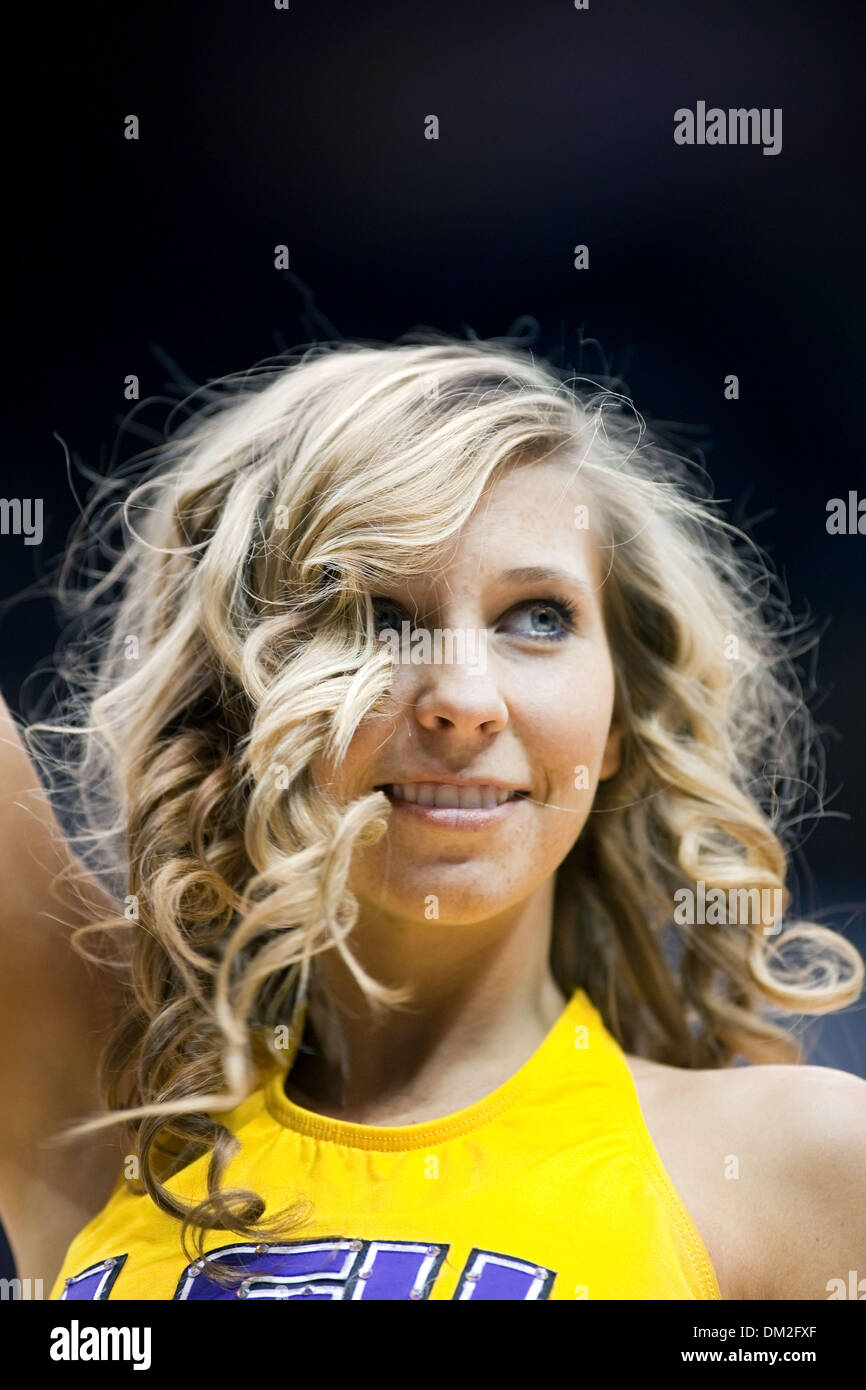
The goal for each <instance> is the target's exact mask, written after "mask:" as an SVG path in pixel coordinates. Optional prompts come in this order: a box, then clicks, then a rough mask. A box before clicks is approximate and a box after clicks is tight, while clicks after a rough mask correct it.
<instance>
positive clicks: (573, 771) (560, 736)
mask: <svg viewBox="0 0 866 1390" xmlns="http://www.w3.org/2000/svg"><path fill="white" fill-rule="evenodd" d="M602 674H603V673H602ZM612 704H613V684H612V681H611V682H610V683H609V684H608V682H606V681H604V680H601V681H600V688H599V687H598V686H597V687H596V688H594V689H593V690H592V691H586V690H584V691H583V692H582V691H581V682H580V681H579V680H577V679H576V680H575V682H574V684H573V685H571V686H570V687H569V689H568V691H567V692H562V691H560V690H556V691H553V690H551V691H548V692H547V693H542V695H541V697H540V698H539V697H536V698H535V699H534V700H533V701H532V704H531V708H527V709H526V710H525V712H524V719H525V728H526V731H527V732H526V746H527V748H528V749H529V750H531V758H532V764H533V767H534V769H535V770H536V772H537V773H540V774H541V776H542V777H543V778H544V779H545V780H546V783H547V787H546V791H547V792H548V793H554V792H555V793H556V796H558V797H560V798H565V799H567V801H568V803H569V804H573V805H575V804H580V803H581V802H583V801H584V800H586V798H587V794H588V792H589V793H590V795H591V792H592V789H593V788H594V786H595V783H596V781H597V779H598V775H599V772H600V770H601V764H602V759H603V757H604V750H605V745H606V743H607V736H608V730H609V728H610V718H611V710H612ZM587 782H588V783H589V786H588V788H587V787H586V785H585V784H586V783H587ZM552 799H554V800H555V799H556V798H555V797H553V798H552Z"/></svg>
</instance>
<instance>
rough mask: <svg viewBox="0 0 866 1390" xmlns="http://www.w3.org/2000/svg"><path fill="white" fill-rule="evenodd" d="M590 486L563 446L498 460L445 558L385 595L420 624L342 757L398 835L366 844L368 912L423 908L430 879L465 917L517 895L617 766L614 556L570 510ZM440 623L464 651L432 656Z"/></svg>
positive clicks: (420, 911)
mask: <svg viewBox="0 0 866 1390" xmlns="http://www.w3.org/2000/svg"><path fill="white" fill-rule="evenodd" d="M582 500H583V499H582V498H581V497H580V496H579V495H578V494H577V493H576V491H575V483H574V469H573V467H568V466H567V465H565V464H563V463H554V462H547V463H541V464H534V465H529V466H524V467H519V468H513V469H511V470H509V471H507V472H504V473H501V474H500V475H498V476H497V477H496V478H495V479H494V480H493V481H492V482H491V483H490V484H489V486H488V488H487V490H486V492H485V495H484V496H483V497H482V499H481V501H480V503H479V505H478V506H477V507H476V509H475V511H474V513H473V515H472V516H471V517H470V519H469V521H468V522H467V523H466V525H465V526H464V528H463V530H462V531H461V532H460V533H459V536H458V538H457V540H456V543H452V544H450V545H449V547H448V548H447V550H446V551H443V554H442V559H441V563H440V565H439V566H438V567H437V569H436V570H435V572H433V573H431V574H425V575H423V576H421V577H415V578H412V579H411V580H408V581H406V582H401V583H399V584H396V585H395V586H394V587H393V588H391V589H388V590H387V591H383V592H382V594H381V596H379V597H377V600H376V603H375V605H374V607H375V610H376V614H377V625H378V627H379V629H380V631H382V630H386V629H388V630H393V631H394V632H395V633H397V634H400V635H401V636H402V634H403V631H404V629H402V624H403V623H407V624H408V625H409V627H408V628H407V629H405V632H406V634H407V636H409V639H410V640H409V642H408V643H407V644H406V645H405V646H404V647H403V649H402V653H401V654H400V656H398V659H397V660H396V662H395V668H394V679H393V683H392V687H391V691H390V694H389V696H388V698H387V700H386V701H384V702H383V703H382V705H380V706H379V707H378V708H377V710H376V712H375V714H373V715H371V716H370V717H368V718H367V719H366V720H365V721H364V722H363V723H362V725H361V726H360V727H359V729H358V730H357V732H356V734H355V736H354V739H353V740H352V743H351V745H350V747H349V750H348V754H347V756H346V758H345V759H344V760H343V762H342V763H341V764H340V766H339V767H337V768H331V769H330V770H329V771H330V780H331V783H332V786H333V789H334V791H335V792H336V794H337V795H338V797H339V798H340V799H341V800H344V799H345V800H350V799H353V798H354V797H357V796H360V795H363V794H365V793H369V792H371V791H372V790H374V789H376V788H381V789H383V790H385V792H386V794H387V795H388V798H389V800H390V801H391V809H390V812H389V823H388V830H387V833H386V835H385V836H384V837H383V838H382V839H381V840H380V841H379V842H378V843H377V844H376V845H374V846H371V847H368V848H364V849H357V850H356V851H355V853H354V855H353V860H352V870H351V874H350V879H349V883H350V886H351V888H352V890H353V892H354V893H355V894H356V895H357V897H358V899H359V903H360V906H361V910H362V912H363V911H364V909H365V908H366V909H369V910H373V911H378V912H380V913H381V912H383V911H384V912H387V913H388V914H390V915H394V916H396V917H401V918H404V919H406V920H411V921H423V920H425V914H426V915H427V916H429V915H430V903H431V895H432V897H435V899H436V916H437V917H438V919H439V920H440V921H450V922H454V923H461V922H462V923H469V922H473V921H476V922H477V921H481V920H484V919H485V918H488V917H493V916H495V915H496V914H498V913H501V912H504V911H506V910H508V909H510V908H513V907H515V906H517V905H518V904H519V903H521V902H522V901H525V900H526V899H528V898H529V897H530V896H531V895H532V894H533V893H534V892H536V891H537V890H538V889H539V888H541V886H542V885H543V884H545V883H546V882H547V881H548V880H549V879H550V878H551V876H552V875H553V874H554V873H555V871H556V869H557V867H558V866H559V864H560V863H561V862H562V860H563V859H564V858H565V856H566V854H567V853H568V851H569V850H570V849H571V847H572V846H573V844H574V843H575V841H576V840H577V838H578V836H579V835H580V833H581V830H582V829H583V827H584V824H585V823H586V819H587V816H588V815H589V812H590V808H591V806H592V802H593V799H594V796H595V791H596V788H597V785H598V782H599V780H600V779H603V778H607V777H610V776H612V775H613V774H614V773H615V772H616V770H617V768H618V766H619V757H620V748H619V745H620V738H619V734H618V732H617V731H616V730H615V729H612V727H611V720H612V714H613V704H614V673H613V665H612V661H611V655H610V650H609V647H608V642H607V637H606V634H605V629H604V623H603V619H602V605H601V588H600V585H601V580H602V570H601V564H600V560H599V556H598V554H597V552H596V549H595V546H594V543H593V541H592V539H591V530H585V529H583V530H581V529H576V527H575V523H574V516H575V510H574V509H575V504H576V503H579V502H581V501H582ZM589 516H590V518H591V516H592V509H591V507H590V509H589ZM437 629H438V630H439V632H440V633H443V631H444V630H445V629H450V630H451V631H452V632H453V631H455V630H456V631H457V632H458V633H460V632H461V631H462V632H463V633H464V634H465V639H466V648H465V651H464V652H463V653H461V651H460V649H459V645H455V646H453V647H451V648H450V650H449V646H448V639H447V638H445V637H444V636H443V637H442V638H441V639H440V641H441V647H440V649H439V657H438V659H436V631H437ZM419 630H420V632H419ZM425 631H426V633H427V634H428V639H427V640H428V641H429V643H430V648H429V650H428V651H427V652H425V651H424V648H423V646H422V642H423V633H424V632H425ZM416 633H417V634H418V635H417V636H414V635H412V634H416ZM473 639H474V643H475V645H474V647H473ZM388 640H389V642H392V643H393V644H394V645H393V649H396V647H397V642H396V639H395V638H389V639H388ZM413 656H414V658H415V660H413ZM449 656H450V658H451V659H450V660H449V659H448V658H449ZM473 656H474V657H475V658H476V659H475V660H474V661H473V660H471V658H472V657H473ZM428 657H429V658H430V659H426V658H428ZM461 657H463V658H465V659H463V660H461ZM418 658H420V660H418ZM479 658H480V659H479Z"/></svg>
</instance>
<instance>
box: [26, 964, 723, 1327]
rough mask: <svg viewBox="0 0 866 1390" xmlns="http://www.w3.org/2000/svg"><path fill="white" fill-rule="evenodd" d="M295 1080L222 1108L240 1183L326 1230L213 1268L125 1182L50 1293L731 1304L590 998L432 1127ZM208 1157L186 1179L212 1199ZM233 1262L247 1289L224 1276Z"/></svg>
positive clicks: (223, 1243) (208, 1249)
mask: <svg viewBox="0 0 866 1390" xmlns="http://www.w3.org/2000/svg"><path fill="white" fill-rule="evenodd" d="M300 1031H301V1030H300V1029H297V1030H295V1042H294V1048H293V1050H292V1051H291V1052H290V1054H289V1068H291V1064H292V1061H293V1058H294V1053H295V1051H296V1049H297V1046H298V1042H299V1041H300ZM287 1074H288V1069H286V1068H280V1069H275V1070H274V1072H273V1074H272V1075H270V1076H269V1077H268V1078H267V1079H266V1080H265V1082H264V1084H263V1085H262V1087H261V1088H260V1089H259V1090H257V1091H255V1092H254V1093H253V1094H252V1095H251V1096H249V1097H248V1099H247V1100H246V1101H244V1102H243V1104H242V1105H240V1106H238V1107H237V1109H235V1110H233V1111H232V1112H231V1113H230V1114H228V1115H223V1116H221V1118H222V1121H223V1123H224V1124H226V1125H227V1127H228V1128H229V1129H230V1130H231V1131H232V1133H233V1134H235V1135H236V1136H237V1137H238V1139H239V1140H240V1141H241V1145H242V1147H241V1149H240V1151H239V1152H238V1154H237V1155H236V1156H235V1158H234V1159H232V1161H231V1163H230V1165H229V1167H228V1171H227V1174H226V1177H225V1179H224V1183H223V1185H224V1186H229V1185H230V1186H232V1187H242V1188H245V1189H248V1190H249V1189H251V1190H252V1191H254V1192H257V1193H259V1194H260V1195H261V1196H263V1197H264V1198H265V1199H266V1201H267V1206H268V1213H267V1214H270V1213H272V1212H274V1211H276V1210H277V1209H278V1208H279V1207H283V1206H288V1205H291V1204H292V1203H293V1202H294V1201H296V1200H297V1198H298V1197H299V1196H302V1195H303V1196H307V1197H309V1198H311V1199H312V1203H313V1211H314V1215H313V1219H312V1222H311V1223H309V1224H307V1225H305V1226H303V1227H302V1228H300V1229H299V1230H295V1231H293V1232H292V1233H291V1235H290V1236H289V1237H287V1238H286V1239H285V1240H282V1241H281V1242H280V1243H272V1244H270V1245H268V1244H265V1243H261V1244H253V1243H250V1242H248V1241H239V1240H237V1239H234V1240H232V1238H231V1233H230V1232H227V1231H212V1232H209V1233H208V1239H207V1241H206V1242H205V1253H206V1255H207V1257H208V1262H210V1261H213V1262H215V1264H214V1266H211V1265H210V1264H209V1263H208V1262H205V1263H204V1264H203V1263H202V1262H201V1261H196V1262H193V1263H192V1264H190V1263H189V1261H188V1260H187V1258H186V1257H185V1256H184V1254H183V1252H182V1250H181V1247H180V1240H179V1232H180V1223H179V1222H178V1221H177V1220H176V1219H175V1218H173V1217H170V1216H168V1215H167V1214H166V1213H164V1212H161V1211H160V1210H159V1209H158V1208H157V1207H155V1206H154V1204H153V1202H152V1201H151V1200H150V1198H149V1197H147V1196H136V1195H133V1194H131V1193H130V1192H129V1191H128V1190H127V1187H126V1183H125V1182H124V1180H123V1178H120V1179H119V1180H118V1183H117V1186H116V1187H115V1190H114V1192H113V1194H112V1196H111V1197H110V1199H109V1201H108V1203H107V1205H106V1206H105V1207H104V1209H103V1210H102V1211H101V1212H100V1213H99V1214H98V1215H97V1216H95V1217H94V1218H93V1220H92V1221H90V1222H89V1223H88V1225H87V1226H85V1228H84V1230H83V1231H81V1232H80V1233H79V1235H77V1236H76V1237H75V1239H74V1240H73V1242H72V1244H71V1246H70V1247H69V1250H68V1252H67V1254H66V1258H65V1260H64V1262H63V1268H62V1269H61V1271H60V1274H59V1275H58V1277H57V1280H56V1282H55V1284H54V1287H53V1289H52V1292H51V1298H53V1299H67V1300H74V1299H79V1300H92V1299H180V1300H183V1299H209V1300H214V1299H227V1298H238V1297H240V1298H266V1299H287V1298H292V1299H301V1298H306V1299H359V1298H372V1299H392V1300H393V1299H397V1300H400V1299H425V1298H429V1299H468V1298H474V1299H512V1300H517V1301H521V1300H527V1299H579V1298H590V1299H720V1298H721V1293H720V1291H719V1286H718V1283H717V1281H716V1276H715V1273H714V1271H713V1268H712V1265H711V1263H710V1259H709V1256H708V1254H707V1250H706V1248H705V1246H704V1244H703V1241H702V1240H701V1237H700V1236H699V1234H698V1232H697V1229H696V1228H695V1225H694V1222H693V1221H692V1219H691V1217H690V1216H689V1213H688V1212H687V1211H686V1208H685V1206H684V1205H683V1203H682V1201H681V1200H680V1198H679V1197H678V1195H677V1193H676V1192H675V1190H674V1188H673V1185H672V1183H671V1181H670V1179H669V1178H668V1176H667V1174H666V1172H665V1170H664V1168H663V1167H662V1164H661V1160H660V1158H659V1155H658V1153H657V1151H656V1149H655V1147H654V1145H653V1142H652V1139H651V1138H650V1135H649V1132H648V1130H647V1127H646V1123H645V1121H644V1119H643V1115H642V1114H641V1110H640V1106H639V1104H638V1098H637V1092H636V1090H635V1086H634V1082H633V1080H632V1077H631V1073H630V1071H629V1069H628V1065H627V1063H626V1060H625V1056H624V1054H623V1052H622V1049H621V1048H620V1047H619V1045H618V1044H617V1042H616V1041H615V1039H614V1038H613V1037H612V1036H611V1034H610V1033H608V1031H607V1030H606V1029H605V1027H604V1024H603V1023H602V1020H601V1016H600V1015H599V1013H598V1012H597V1010H596V1009H595V1007H594V1006H593V1004H592V1003H591V1002H590V1000H589V998H588V997H587V995H586V994H585V993H584V991H583V990H577V991H576V992H575V993H574V994H573V995H572V998H571V1000H570V1001H569V1003H568V1005H567V1007H566V1008H565V1009H564V1010H563V1012H562V1013H561V1014H560V1016H559V1018H558V1019H557V1021H556V1023H555V1024H554V1025H553V1027H552V1029H551V1030H550V1032H549V1033H548V1035H547V1037H546V1038H545V1040H544V1042H543V1043H542V1044H541V1046H540V1047H539V1048H538V1049H537V1051H536V1052H534V1053H533V1055H532V1056H531V1057H530V1058H529V1060H528V1061H527V1062H526V1063H525V1064H524V1065H523V1066H522V1067H521V1068H520V1070H519V1071H518V1072H516V1074H515V1075H514V1076H512V1077H511V1079H510V1080H509V1081H506V1082H505V1083H504V1085H502V1086H500V1087H499V1088H498V1089H497V1090H495V1091H493V1092H492V1093H491V1094H490V1095H488V1096H486V1097H485V1098H484V1099H483V1100H479V1101H477V1102H476V1103H475V1104H473V1105H469V1106H466V1107H465V1109H463V1110H457V1111H455V1112H454V1113H453V1114H451V1115H444V1116H442V1117H441V1118H440V1119H436V1120H431V1121H427V1122H425V1123H423V1124H412V1125H396V1126H376V1125H364V1124H353V1123H349V1122H348V1121H345V1120H336V1119H331V1118H329V1117H327V1116H322V1115H317V1114H314V1113H313V1112H312V1111H309V1110H305V1109H303V1108H301V1107H300V1106H298V1105H296V1104H295V1103H294V1102H293V1101H291V1100H289V1099H288V1097H287V1096H286V1094H285V1090H284V1082H285V1079H286V1076H287ZM206 1166H207V1156H206V1157H205V1158H203V1159H199V1160H197V1161H196V1162H195V1163H192V1164H190V1165H189V1166H188V1167H187V1168H184V1169H183V1170H182V1171H181V1172H180V1173H177V1174H175V1176H174V1177H173V1178H171V1179H170V1180H169V1181H168V1183H167V1187H168V1188H169V1190H170V1191H172V1192H174V1193H176V1194H177V1195H178V1196H180V1197H182V1198H184V1199H186V1200H193V1199H196V1200H197V1199H200V1198H201V1197H203V1196H204V1195H205V1191H206V1189H205V1183H204V1178H205V1171H206ZM216 1263H218V1264H219V1266H220V1267H221V1268H223V1269H226V1270H230V1271H232V1272H233V1274H234V1275H235V1281H234V1284H233V1285H231V1286H229V1287H226V1286H225V1284H220V1283H219V1282H218V1281H215V1280H214V1279H212V1278H211V1277H210V1269H211V1268H213V1267H215V1265H216ZM238 1272H240V1274H238ZM241 1276H242V1278H243V1282H242V1283H238V1278H239V1277H241Z"/></svg>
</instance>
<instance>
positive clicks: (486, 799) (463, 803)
mask: <svg viewBox="0 0 866 1390" xmlns="http://www.w3.org/2000/svg"><path fill="white" fill-rule="evenodd" d="M381 790H382V791H384V792H385V794H386V795H387V796H388V798H389V799H390V800H391V801H395V802H397V801H402V802H409V803H411V804H412V805H414V806H430V807H437V808H442V809H443V810H457V811H493V810H495V809H496V807H497V806H502V805H504V804H505V802H506V801H516V800H517V799H518V798H520V797H523V796H526V795H527V793H526V792H524V791H518V790H517V788H513V787H496V786H492V785H490V784H488V783H473V784H471V785H470V784H467V783H463V784H458V783H454V782H391V783H388V784H387V785H385V786H383V787H382V788H381Z"/></svg>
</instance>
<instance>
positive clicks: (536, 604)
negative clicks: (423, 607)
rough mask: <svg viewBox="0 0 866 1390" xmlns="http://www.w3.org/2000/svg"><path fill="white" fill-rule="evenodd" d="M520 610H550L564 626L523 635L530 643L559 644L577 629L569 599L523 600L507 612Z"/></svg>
mask: <svg viewBox="0 0 866 1390" xmlns="http://www.w3.org/2000/svg"><path fill="white" fill-rule="evenodd" d="M373 603H374V605H375V604H376V603H380V604H386V605H387V606H388V607H390V608H393V609H397V608H399V607H400V604H398V603H397V602H396V601H395V600H394V599H374V600H373ZM521 608H552V609H553V610H554V612H555V613H558V614H559V616H560V618H561V619H562V621H563V623H564V625H565V630H563V631H560V632H556V633H542V632H536V633H532V634H526V633H524V634H523V635H524V636H525V637H527V638H528V640H529V641H530V642H561V641H562V639H563V638H564V637H565V636H567V635H568V633H571V632H574V631H575V629H576V627H577V622H578V616H579V613H578V607H577V604H575V603H572V602H571V600H570V599H557V598H530V599H524V600H523V602H522V603H516V604H514V606H513V608H510V609H509V610H508V612H514V611H516V610H518V609H521Z"/></svg>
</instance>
